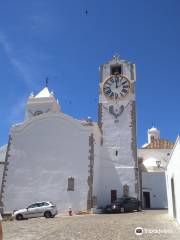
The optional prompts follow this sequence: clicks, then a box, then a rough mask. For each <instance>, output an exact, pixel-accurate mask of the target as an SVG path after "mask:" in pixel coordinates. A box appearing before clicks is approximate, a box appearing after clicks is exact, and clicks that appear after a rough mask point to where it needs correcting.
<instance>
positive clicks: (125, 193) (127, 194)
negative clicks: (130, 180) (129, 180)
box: [123, 184, 129, 197]
mask: <svg viewBox="0 0 180 240" xmlns="http://www.w3.org/2000/svg"><path fill="white" fill-rule="evenodd" d="M123 196H124V197H128V196H129V186H128V185H127V184H125V185H124V186H123Z"/></svg>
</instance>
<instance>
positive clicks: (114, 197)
mask: <svg viewBox="0 0 180 240" xmlns="http://www.w3.org/2000/svg"><path fill="white" fill-rule="evenodd" d="M116 199H117V190H111V203H112V202H114V201H116Z"/></svg>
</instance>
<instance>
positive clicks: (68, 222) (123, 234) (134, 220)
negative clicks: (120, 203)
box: [3, 210, 180, 240]
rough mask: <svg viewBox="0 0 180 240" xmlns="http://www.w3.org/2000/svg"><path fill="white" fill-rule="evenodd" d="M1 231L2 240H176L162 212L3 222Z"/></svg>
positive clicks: (178, 231) (179, 232)
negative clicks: (138, 229)
mask: <svg viewBox="0 0 180 240" xmlns="http://www.w3.org/2000/svg"><path fill="white" fill-rule="evenodd" d="M136 227H142V228H144V234H143V235H142V236H137V235H136V234H135V233H134V232H135V228H136ZM3 229H4V240H51V239H52V240H61V239H62V240H90V239H91V240H94V239H96V240H101V239H103V240H134V239H135V240H136V239H147V240H151V239H153V240H158V239H159V240H160V239H163V240H179V239H180V227H179V226H178V225H177V224H176V223H175V222H173V221H171V220H169V218H168V215H167V211H165V210H149V211H143V212H133V213H124V214H109V215H108V214H107V215H105V214H101V215H84V216H72V217H67V216H57V217H56V218H54V219H45V218H36V219H29V220H25V221H11V222H10V221H7V222H3ZM147 231H148V232H147ZM153 231H154V232H153ZM160 232H161V233H160Z"/></svg>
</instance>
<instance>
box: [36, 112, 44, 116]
mask: <svg viewBox="0 0 180 240" xmlns="http://www.w3.org/2000/svg"><path fill="white" fill-rule="evenodd" d="M41 114H43V112H42V111H36V112H35V113H34V116H38V115H41Z"/></svg>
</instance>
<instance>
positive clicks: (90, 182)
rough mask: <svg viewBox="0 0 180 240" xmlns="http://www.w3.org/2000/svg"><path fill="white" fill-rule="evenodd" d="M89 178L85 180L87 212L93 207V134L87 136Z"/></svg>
mask: <svg viewBox="0 0 180 240" xmlns="http://www.w3.org/2000/svg"><path fill="white" fill-rule="evenodd" d="M89 146H90V149H89V157H88V158H89V165H88V167H89V171H88V172H89V176H88V179H87V183H88V187H89V189H88V196H87V210H90V209H91V208H92V207H93V197H92V194H93V175H94V135H93V133H92V134H91V135H90V136H89Z"/></svg>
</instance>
